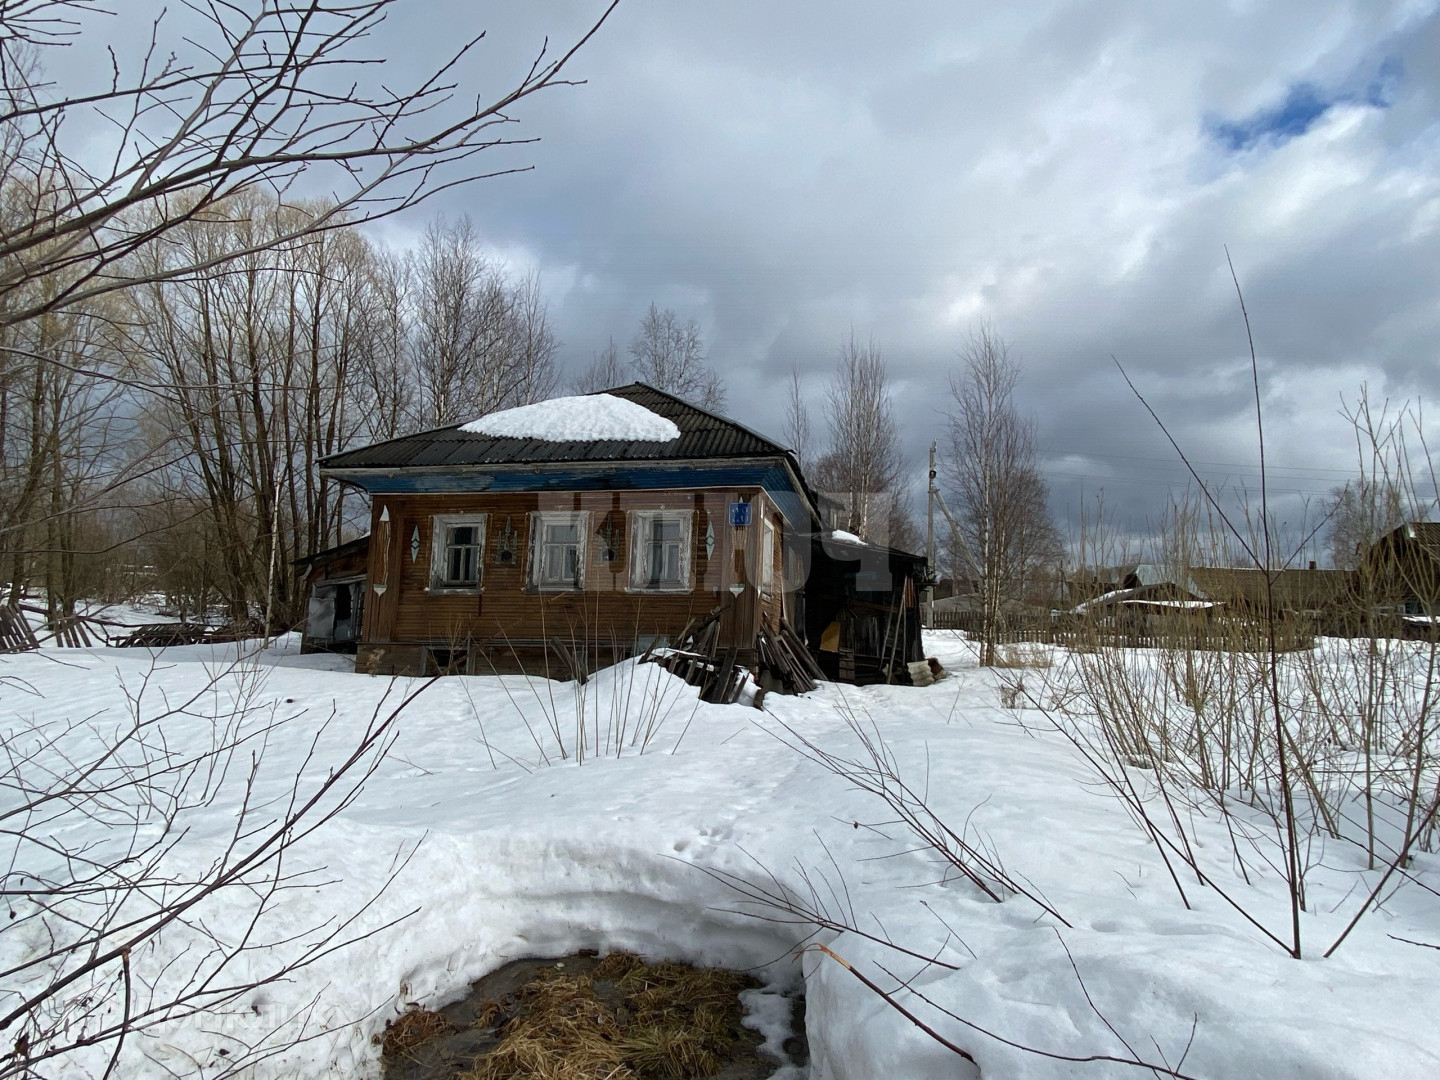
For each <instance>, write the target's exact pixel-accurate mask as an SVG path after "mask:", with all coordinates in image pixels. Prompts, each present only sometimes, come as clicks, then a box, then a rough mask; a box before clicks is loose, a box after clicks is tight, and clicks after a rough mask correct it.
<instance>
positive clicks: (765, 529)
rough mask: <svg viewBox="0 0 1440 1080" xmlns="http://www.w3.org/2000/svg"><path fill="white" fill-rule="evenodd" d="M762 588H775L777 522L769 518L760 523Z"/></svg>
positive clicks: (763, 589)
mask: <svg viewBox="0 0 1440 1080" xmlns="http://www.w3.org/2000/svg"><path fill="white" fill-rule="evenodd" d="M760 588H761V590H762V591H764V592H771V591H773V590H774V588H775V522H774V520H773V519H772V518H770V517H768V516H767V517H766V518H765V519H764V520H762V521H761V523H760Z"/></svg>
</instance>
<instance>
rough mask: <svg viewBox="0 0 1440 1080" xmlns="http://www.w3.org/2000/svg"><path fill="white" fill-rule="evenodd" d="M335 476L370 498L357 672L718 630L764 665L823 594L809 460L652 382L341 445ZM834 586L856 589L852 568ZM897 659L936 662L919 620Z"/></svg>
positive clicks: (416, 670)
mask: <svg viewBox="0 0 1440 1080" xmlns="http://www.w3.org/2000/svg"><path fill="white" fill-rule="evenodd" d="M321 472H322V475H324V476H326V477H328V478H331V479H333V480H337V481H340V482H342V483H345V484H349V485H353V486H354V487H357V488H359V489H361V490H363V491H364V492H366V493H367V495H368V496H369V498H370V503H371V514H370V539H369V545H368V557H367V563H366V569H365V582H366V595H365V597H364V603H363V611H364V618H363V624H362V627H361V632H360V640H359V641H358V643H357V650H356V668H357V670H360V671H368V672H372V673H377V674H385V673H399V674H420V673H427V672H431V673H434V672H439V673H449V672H458V673H471V674H486V673H490V672H506V671H527V672H531V673H537V674H546V675H555V676H564V675H576V676H583V675H584V674H585V673H586V672H587V671H589V670H593V669H594V668H596V667H600V666H604V665H606V664H610V663H613V662H615V661H616V660H619V659H622V658H624V657H627V656H631V655H633V654H635V653H637V652H639V651H643V650H645V649H647V648H650V647H651V646H654V645H657V644H679V643H680V639H681V638H682V637H683V636H684V635H685V634H686V632H687V630H689V629H691V628H693V627H694V626H695V625H696V624H697V623H699V622H703V621H705V620H707V619H708V620H711V621H712V622H716V623H718V636H713V637H712V640H714V641H715V642H717V643H718V645H719V647H721V648H723V649H725V650H727V651H733V652H734V653H735V655H736V659H737V661H738V662H739V663H750V664H752V665H753V663H754V660H755V657H756V654H757V636H758V635H760V633H761V631H762V630H763V631H766V632H768V633H769V634H772V635H773V634H776V633H779V632H780V629H781V624H782V620H783V621H784V623H785V625H786V626H788V627H793V628H795V633H796V634H797V635H803V633H804V630H803V628H804V627H806V626H807V625H808V622H807V613H806V605H807V604H808V603H813V602H814V600H815V599H816V598H818V597H819V596H820V593H815V592H813V589H812V587H810V586H809V585H808V584H807V577H808V575H809V573H810V570H811V567H812V566H813V565H814V564H815V563H816V562H817V561H821V562H823V559H821V560H817V558H816V557H815V550H816V548H817V547H818V546H819V544H820V539H819V538H820V536H822V535H823V532H824V530H823V521H822V518H821V515H820V502H819V498H818V496H817V495H816V493H815V492H814V491H813V490H812V489H811V488H810V487H809V486H808V485H807V484H806V482H805V480H804V478H803V476H802V475H801V472H800V468H799V465H798V463H797V462H796V460H795V458H794V456H793V455H792V454H791V453H790V452H789V451H788V450H786V449H785V448H784V447H782V446H780V445H779V444H777V443H775V442H773V441H771V440H769V439H767V438H765V437H764V436H763V435H760V434H758V433H756V432H754V431H751V430H750V429H748V428H746V427H744V426H742V425H740V424H738V423H736V422H735V421H733V420H730V419H728V418H726V417H723V416H720V415H718V414H716V413H713V412H709V411H708V410H705V409H702V408H699V407H697V406H695V405H691V404H690V403H688V402H685V401H683V400H681V399H680V398H677V397H674V396H673V395H670V394H667V393H665V392H663V391H660V390H657V389H655V388H653V387H650V386H647V385H645V384H643V383H633V384H631V385H629V386H624V387H619V388H616V389H612V390H609V391H606V392H604V393H603V394H595V395H585V396H582V397H578V398H561V399H556V400H554V401H550V402H541V403H539V404H536V405H532V406H526V407H524V408H522V409H515V410H507V411H506V412H503V413H496V414H493V416H491V417H485V418H482V419H481V420H480V421H476V422H473V423H471V424H465V425H452V426H450V427H444V428H439V429H436V430H433V431H425V432H421V433H419V434H416V435H409V436H405V437H403V438H399V439H393V440H390V441H388V442H382V443H378V444H375V445H373V446H367V447H363V448H360V449H356V450H351V451H347V452H345V453H341V454H336V455H334V456H332V457H329V458H327V459H325V460H324V461H322V462H321ZM822 556H823V552H822ZM922 575H923V560H922ZM821 580H822V581H823V582H824V584H823V585H822V584H820V583H819V582H817V583H816V584H815V586H814V587H813V588H818V589H820V590H821V592H822V593H823V594H824V595H825V596H830V595H831V594H836V593H839V594H843V593H844V592H845V589H846V584H845V578H844V575H843V574H832V573H823V572H822V575H821ZM904 595H905V593H904V589H903V587H902V588H901V596H902V600H903V597H904ZM827 625H828V624H827ZM867 640H868V639H867ZM818 644H819V643H818V642H816V643H815V645H816V646H817V647H818ZM882 644H883V642H882ZM893 651H896V652H897V657H896V659H897V662H900V663H902V664H903V663H904V662H909V661H913V660H917V659H921V658H922V657H921V655H920V650H919V638H918V626H917V630H916V632H915V633H914V634H913V635H911V636H910V637H907V639H906V642H905V644H904V646H902V647H898V648H897V649H895V650H893Z"/></svg>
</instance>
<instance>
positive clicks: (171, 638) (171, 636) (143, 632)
mask: <svg viewBox="0 0 1440 1080" xmlns="http://www.w3.org/2000/svg"><path fill="white" fill-rule="evenodd" d="M210 640H212V639H211V637H210V630H209V629H208V628H206V627H204V626H199V625H197V624H195V623H168V622H167V623H146V624H145V625H144V626H137V627H135V629H133V630H132V631H131V632H130V633H128V634H125V635H123V636H122V637H118V638H115V639H114V640H112V641H111V642H110V644H111V645H113V646H115V647H116V648H117V649H165V648H169V647H170V646H171V645H199V644H200V643H202V642H205V641H210Z"/></svg>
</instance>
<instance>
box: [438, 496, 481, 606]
mask: <svg viewBox="0 0 1440 1080" xmlns="http://www.w3.org/2000/svg"><path fill="white" fill-rule="evenodd" d="M434 522H435V529H434V536H433V541H432V544H431V548H430V590H431V591H432V592H477V591H479V589H480V564H481V563H482V562H484V560H485V515H484V514H437V515H435V518H434Z"/></svg>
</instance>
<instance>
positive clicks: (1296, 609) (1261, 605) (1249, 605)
mask: <svg viewBox="0 0 1440 1080" xmlns="http://www.w3.org/2000/svg"><path fill="white" fill-rule="evenodd" d="M1189 578H1190V582H1191V586H1192V588H1194V589H1196V590H1197V591H1199V592H1201V593H1203V594H1204V595H1205V596H1206V597H1207V598H1209V599H1211V600H1214V601H1217V602H1219V603H1222V604H1224V605H1225V606H1226V608H1227V609H1228V610H1229V611H1231V612H1232V613H1236V614H1246V615H1254V616H1257V617H1263V616H1264V615H1266V614H1267V613H1268V612H1274V613H1275V614H1276V615H1277V616H1279V617H1281V618H1307V619H1310V620H1312V621H1313V620H1323V621H1329V619H1330V618H1331V616H1333V615H1334V614H1335V613H1336V611H1337V610H1338V609H1339V608H1341V607H1343V606H1344V605H1345V604H1346V603H1347V601H1348V597H1349V593H1350V574H1349V572H1348V571H1345V570H1317V569H1315V566H1314V564H1313V563H1312V564H1311V565H1310V567H1309V568H1308V569H1298V568H1297V569H1286V570H1272V571H1269V572H1267V571H1264V570H1260V569H1257V568H1254V567H1218V566H1197V567H1194V568H1193V569H1191V571H1190V575H1189Z"/></svg>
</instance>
